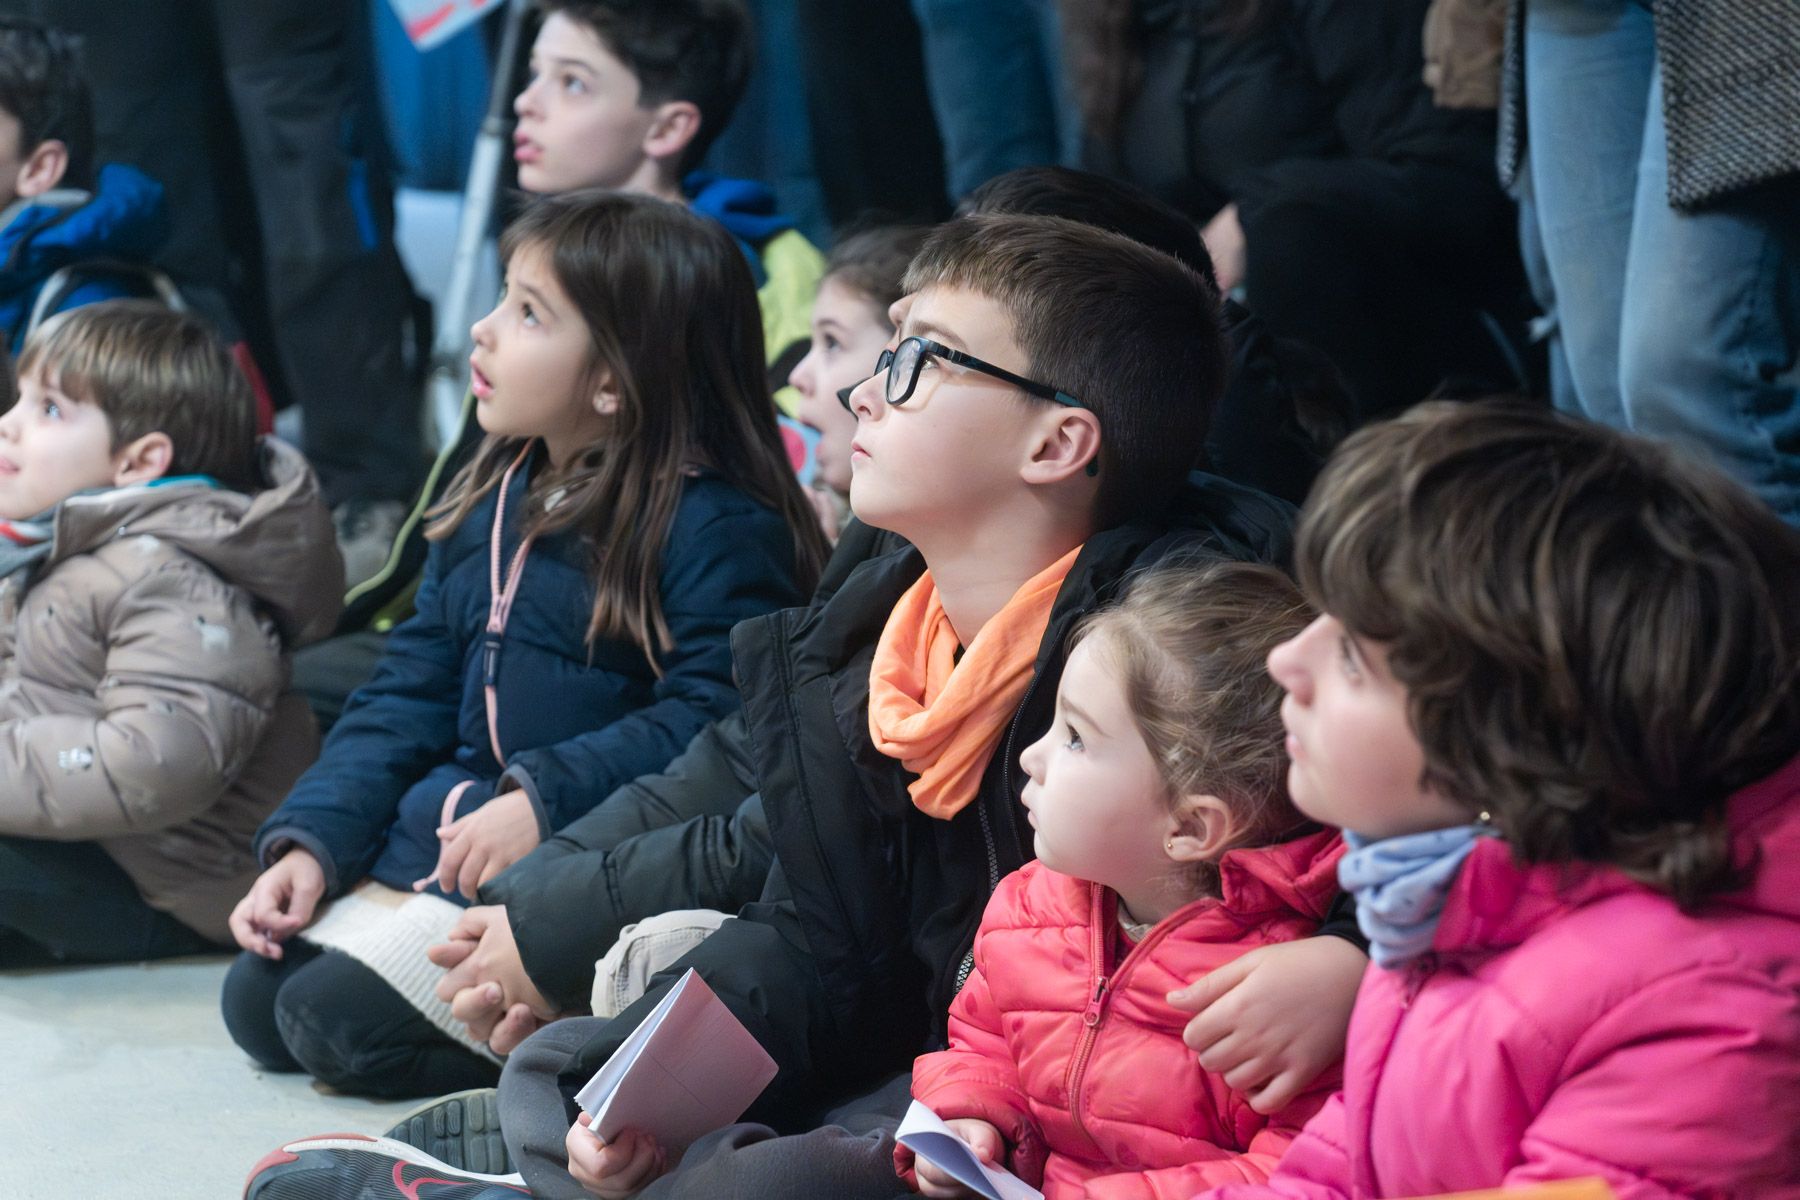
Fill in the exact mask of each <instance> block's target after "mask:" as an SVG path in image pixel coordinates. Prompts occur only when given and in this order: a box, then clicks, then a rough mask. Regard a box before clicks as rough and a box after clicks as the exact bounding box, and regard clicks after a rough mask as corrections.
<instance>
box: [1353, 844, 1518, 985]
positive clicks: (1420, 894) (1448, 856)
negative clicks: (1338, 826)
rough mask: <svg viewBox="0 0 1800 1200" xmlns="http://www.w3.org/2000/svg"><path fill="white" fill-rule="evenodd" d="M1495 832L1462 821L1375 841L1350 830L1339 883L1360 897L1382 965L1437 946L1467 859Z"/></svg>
mask: <svg viewBox="0 0 1800 1200" xmlns="http://www.w3.org/2000/svg"><path fill="white" fill-rule="evenodd" d="M1493 832H1494V831H1493V828H1492V827H1491V826H1488V825H1484V824H1474V825H1457V826H1454V827H1452V828H1450V829H1433V830H1432V831H1430V832H1429V833H1410V834H1406V835H1404V836H1402V837H1392V838H1383V839H1381V840H1380V841H1374V842H1372V841H1369V840H1368V839H1366V838H1363V837H1361V836H1359V835H1357V834H1354V833H1351V832H1350V831H1349V830H1347V829H1346V830H1345V831H1344V842H1345V844H1346V845H1348V846H1349V847H1350V853H1348V854H1346V855H1344V857H1343V858H1341V859H1339V860H1338V883H1339V884H1340V885H1341V886H1342V887H1343V889H1344V890H1345V891H1346V892H1349V893H1350V894H1351V895H1352V896H1354V897H1355V898H1356V924H1357V925H1358V926H1359V927H1360V928H1361V929H1362V931H1363V936H1365V937H1367V938H1368V939H1369V957H1370V958H1372V959H1374V960H1375V965H1376V966H1379V967H1387V968H1389V969H1393V968H1397V967H1403V966H1405V965H1406V964H1407V963H1409V962H1411V961H1412V960H1413V959H1415V958H1417V957H1419V955H1421V954H1423V953H1425V952H1426V951H1427V950H1429V949H1431V939H1432V937H1433V935H1435V934H1436V932H1437V923H1438V917H1439V916H1441V915H1442V914H1443V911H1444V897H1445V896H1446V895H1448V894H1449V891H1450V885H1451V884H1452V883H1454V882H1456V873H1457V872H1458V871H1459V870H1461V869H1462V864H1463V859H1465V858H1467V857H1469V853H1470V852H1471V851H1472V850H1474V849H1475V843H1476V841H1477V840H1479V839H1481V838H1483V837H1491V836H1492V835H1493Z"/></svg>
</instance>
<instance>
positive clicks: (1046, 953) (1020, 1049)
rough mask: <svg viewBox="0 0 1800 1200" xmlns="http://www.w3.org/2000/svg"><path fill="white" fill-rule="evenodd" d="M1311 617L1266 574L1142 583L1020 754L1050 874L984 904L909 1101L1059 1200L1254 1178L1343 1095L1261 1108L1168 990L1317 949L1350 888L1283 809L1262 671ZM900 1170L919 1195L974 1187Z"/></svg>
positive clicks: (1110, 618)
mask: <svg viewBox="0 0 1800 1200" xmlns="http://www.w3.org/2000/svg"><path fill="white" fill-rule="evenodd" d="M1308 616H1309V614H1308V612H1307V609H1306V606H1305V603H1304V601H1302V600H1301V598H1300V594H1299V592H1298V590H1297V589H1296V588H1295V587H1294V585H1293V584H1292V583H1291V582H1290V581H1289V580H1288V579H1287V577H1286V576H1284V575H1282V574H1281V573H1280V572H1279V571H1276V570H1274V569H1273V568H1271V567H1257V566H1248V565H1244V564H1218V565H1214V566H1211V567H1204V568H1203V567H1201V566H1200V565H1198V564H1195V563H1188V564H1186V565H1178V566H1175V567H1165V568H1161V569H1159V570H1158V571H1156V572H1153V573H1151V574H1148V575H1145V576H1144V577H1142V578H1141V579H1140V580H1139V581H1138V582H1137V583H1136V584H1135V585H1134V586H1133V587H1132V589H1131V592H1130V595H1129V596H1128V598H1127V599H1126V600H1125V601H1124V603H1123V604H1122V605H1121V606H1119V607H1117V608H1113V609H1110V610H1106V611H1103V612H1102V613H1100V614H1099V615H1098V616H1096V617H1095V618H1094V619H1093V620H1092V621H1091V622H1090V623H1089V624H1088V626H1087V627H1086V628H1085V629H1083V630H1082V631H1081V634H1080V635H1079V638H1078V641H1077V644H1076V645H1075V648H1074V649H1073V651H1072V652H1071V653H1070V656H1069V661H1068V665H1067V667H1066V668H1065V670H1064V673H1063V677H1062V683H1061V686H1060V687H1059V689H1058V691H1057V699H1056V720H1055V722H1054V724H1052V726H1051V727H1050V730H1049V732H1047V733H1046V734H1045V735H1044V737H1043V738H1042V739H1041V740H1040V741H1038V742H1037V743H1035V744H1034V745H1032V746H1031V747H1029V748H1028V749H1027V750H1026V751H1025V752H1024V754H1023V755H1021V756H1020V762H1021V763H1022V765H1023V766H1024V769H1025V772H1026V774H1027V775H1028V776H1029V777H1030V782H1029V783H1028V784H1027V785H1026V787H1025V794H1024V803H1025V807H1026V808H1027V809H1028V810H1029V812H1030V814H1031V816H1030V819H1031V824H1032V827H1033V828H1034V829H1035V830H1036V834H1035V840H1034V846H1035V849H1036V852H1037V856H1038V860H1037V861H1036V862H1034V863H1031V864H1029V865H1027V866H1026V867H1024V868H1023V869H1022V870H1020V871H1017V872H1015V873H1014V874H1012V875H1010V876H1008V877H1007V878H1006V879H1005V880H1003V881H1002V882H1001V884H1000V887H999V888H998V889H997V890H996V891H995V893H994V896H993V898H992V900H991V901H990V902H989V904H988V907H987V912H986V914H985V915H984V916H983V918H982V923H981V930H980V932H979V933H978V934H977V935H976V939H975V953H974V965H973V969H972V971H971V972H970V974H969V978H968V981H967V983H965V984H964V986H963V988H962V990H961V991H960V992H959V993H958V995H957V998H956V1001H955V1003H954V1004H953V1005H952V1007H951V1010H950V1048H949V1049H948V1050H944V1051H941V1052H938V1053H935V1054H928V1055H925V1056H924V1057H922V1058H920V1059H919V1060H918V1061H917V1062H916V1063H915V1064H914V1067H913V1094H914V1096H915V1097H916V1098H917V1099H919V1100H921V1101H923V1102H925V1103H926V1104H927V1105H929V1106H930V1107H931V1108H933V1109H934V1110H935V1111H936V1112H937V1113H938V1115H939V1116H941V1117H944V1118H945V1119H946V1120H947V1121H948V1122H949V1123H950V1125H951V1127H952V1128H953V1129H956V1130H957V1131H958V1132H960V1133H961V1134H962V1135H963V1137H964V1138H965V1139H967V1140H968V1141H970V1142H971V1143H972V1144H973V1145H974V1146H975V1147H976V1148H977V1150H978V1152H980V1153H982V1154H983V1155H984V1157H986V1158H987V1159H989V1160H990V1161H995V1162H1000V1163H1003V1164H1004V1165H1005V1166H1007V1167H1008V1168H1009V1169H1011V1170H1012V1171H1013V1172H1015V1173H1016V1174H1018V1175H1020V1176H1022V1177H1024V1178H1025V1179H1026V1180H1028V1181H1029V1182H1031V1183H1033V1184H1035V1185H1038V1186H1041V1187H1042V1189H1043V1191H1044V1193H1045V1195H1046V1196H1047V1197H1048V1200H1060V1198H1063V1197H1069V1198H1073V1197H1078V1196H1080V1197H1094V1198H1096V1200H1124V1198H1126V1197H1177V1196H1187V1195H1191V1194H1192V1193H1193V1192H1195V1191H1197V1190H1200V1189H1203V1188H1205V1187H1208V1186H1210V1185H1212V1184H1215V1183H1219V1182H1223V1181H1227V1180H1245V1179H1251V1180H1260V1179H1263V1178H1265V1177H1266V1176H1267V1174H1268V1172H1269V1171H1270V1169H1271V1168H1272V1167H1273V1166H1274V1164H1275V1162H1276V1160H1277V1159H1278V1158H1279V1157H1280V1155H1281V1153H1282V1151H1283V1150H1284V1149H1286V1147H1287V1145H1288V1143H1289V1142H1290V1141H1291V1140H1292V1139H1293V1137H1294V1136H1295V1134H1296V1133H1297V1132H1298V1131H1299V1127H1300V1124H1301V1123H1302V1122H1303V1121H1304V1120H1305V1119H1306V1118H1307V1117H1308V1116H1310V1115H1312V1113H1313V1112H1315V1111H1316V1110H1317V1109H1318V1108H1319V1106H1320V1105H1321V1104H1322V1103H1323V1102H1324V1100H1325V1097H1326V1096H1327V1095H1329V1094H1330V1092H1331V1090H1332V1089H1333V1088H1334V1087H1335V1085H1336V1082H1337V1080H1336V1072H1335V1071H1334V1072H1332V1073H1331V1075H1330V1077H1328V1078H1326V1079H1323V1080H1320V1081H1319V1082H1318V1083H1317V1084H1316V1085H1315V1086H1314V1087H1313V1089H1312V1090H1311V1091H1310V1092H1308V1093H1306V1094H1305V1095H1303V1096H1302V1097H1301V1098H1300V1099H1299V1100H1298V1101H1296V1102H1295V1103H1293V1104H1292V1105H1290V1106H1289V1107H1288V1108H1287V1109H1286V1110H1284V1111H1282V1112H1280V1113H1277V1114H1276V1115H1274V1116H1273V1117H1267V1116H1264V1115H1262V1114H1260V1113H1258V1112H1256V1111H1254V1110H1253V1109H1252V1108H1251V1106H1250V1104H1249V1102H1248V1101H1247V1099H1246V1098H1245V1097H1244V1096H1243V1095H1242V1094H1240V1093H1238V1092H1236V1091H1234V1090H1233V1089H1232V1088H1231V1087H1230V1086H1229V1085H1228V1084H1227V1083H1226V1081H1225V1080H1224V1079H1222V1078H1220V1077H1219V1076H1216V1075H1212V1074H1210V1073H1208V1072H1206V1071H1204V1070H1202V1069H1201V1068H1200V1066H1199V1064H1198V1063H1197V1062H1196V1061H1195V1056H1194V1052H1193V1051H1191V1050H1189V1049H1188V1048H1187V1047H1186V1046H1185V1045H1183V1044H1182V1028H1183V1026H1184V1025H1185V1024H1186V1022H1187V1019H1188V1016H1189V1013H1187V1012H1185V1011H1182V1010H1178V1009H1176V1008H1175V1007H1174V1006H1173V1005H1171V1004H1170V1003H1169V999H1168V994H1169V992H1170V991H1172V990H1175V989H1178V988H1181V987H1183V986H1185V985H1186V984H1188V983H1190V982H1191V981H1193V980H1194V979H1196V978H1199V977H1200V976H1201V975H1203V974H1205V973H1206V972H1207V971H1210V970H1213V969H1214V968H1217V967H1220V966H1223V965H1224V964H1226V963H1228V962H1230V961H1231V960H1233V959H1235V958H1237V957H1238V956H1240V955H1242V954H1244V953H1245V952H1247V951H1249V950H1252V949H1255V948H1256V947H1258V946H1263V945H1267V944H1270V943H1272V942H1281V941H1290V940H1293V939H1297V938H1303V937H1308V936H1310V935H1312V934H1313V933H1315V932H1316V931H1317V930H1318V927H1319V923H1320V919H1321V918H1322V917H1323V916H1324V915H1325V910H1326V909H1327V908H1328V907H1329V906H1330V904H1331V902H1332V900H1333V898H1334V896H1335V895H1336V893H1337V881H1336V865H1337V861H1338V859H1339V857H1340V856H1341V855H1342V853H1343V844H1342V842H1341V841H1340V840H1339V839H1338V837H1337V836H1336V835H1335V834H1334V833H1332V832H1330V831H1320V830H1319V829H1318V827H1317V826H1313V825H1311V824H1309V823H1308V822H1307V821H1306V820H1305V819H1304V818H1303V817H1301V816H1300V815H1299V814H1298V813H1296V812H1295V811H1294V809H1293V807H1292V806H1291V805H1290V804H1289V803H1288V800H1287V796H1286V794H1285V790H1284V788H1283V785H1282V773H1283V769H1284V767H1285V758H1284V756H1283V754H1282V749H1281V726H1280V720H1279V716H1278V714H1277V705H1278V703H1279V698H1280V689H1278V688H1277V687H1276V686H1275V685H1274V683H1273V681H1271V680H1270V679H1269V678H1268V677H1267V675H1266V674H1265V673H1264V672H1263V671H1262V670H1261V661H1262V658H1263V656H1264V655H1265V654H1267V652H1268V650H1269V648H1270V647H1272V646H1273V645H1274V644H1275V643H1276V642H1278V641H1280V640H1282V639H1284V638H1287V637H1290V636H1292V635H1293V634H1294V633H1296V632H1297V631H1298V630H1299V629H1300V628H1301V627H1302V626H1304V625H1305V623H1306V621H1307V618H1308ZM896 1157H897V1165H898V1167H899V1169H900V1171H901V1173H902V1175H903V1176H906V1177H908V1181H909V1182H911V1183H913V1184H914V1186H915V1187H917V1188H918V1190H920V1191H922V1192H924V1193H925V1194H927V1195H931V1196H952V1195H963V1194H965V1193H964V1192H963V1191H962V1189H961V1188H960V1187H959V1186H958V1185H956V1184H955V1183H954V1181H953V1180H950V1179H949V1178H948V1177H947V1176H945V1175H943V1174H942V1173H941V1172H939V1171H938V1170H937V1169H936V1168H934V1167H933V1166H932V1165H931V1164H930V1163H927V1162H924V1161H918V1162H916V1163H915V1161H914V1160H913V1158H912V1155H911V1152H910V1151H908V1150H906V1149H905V1148H904V1147H901V1148H900V1149H899V1150H898V1151H897V1154H896ZM915 1171H916V1177H915V1176H914V1174H913V1172H915Z"/></svg>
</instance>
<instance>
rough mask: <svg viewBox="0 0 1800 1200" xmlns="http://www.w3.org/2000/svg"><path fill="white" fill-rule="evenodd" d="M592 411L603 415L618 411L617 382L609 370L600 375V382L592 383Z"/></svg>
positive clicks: (607, 415) (606, 415)
mask: <svg viewBox="0 0 1800 1200" xmlns="http://www.w3.org/2000/svg"><path fill="white" fill-rule="evenodd" d="M593 404H594V411H595V412H597V413H599V414H600V415H601V416H603V417H610V416H612V415H613V414H614V413H616V412H618V411H619V384H618V381H617V380H616V379H614V378H613V373H612V372H611V371H605V372H603V373H602V374H601V375H600V382H598V383H596V384H595V385H594V395H593Z"/></svg>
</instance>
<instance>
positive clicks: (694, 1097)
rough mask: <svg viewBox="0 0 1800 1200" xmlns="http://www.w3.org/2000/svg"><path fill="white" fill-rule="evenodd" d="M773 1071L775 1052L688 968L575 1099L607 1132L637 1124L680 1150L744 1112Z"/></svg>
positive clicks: (612, 1135)
mask: <svg viewBox="0 0 1800 1200" xmlns="http://www.w3.org/2000/svg"><path fill="white" fill-rule="evenodd" d="M773 1078H775V1060H774V1059H772V1058H770V1057H769V1055H768V1052H767V1051H765V1050H764V1049H763V1048H762V1046H761V1045H760V1044H759V1043H758V1042H757V1040H756V1039H755V1038H754V1037H752V1036H751V1035H750V1031H749V1030H748V1029H745V1028H744V1026H743V1023H742V1022H741V1021H739V1020H738V1019H737V1018H736V1017H734V1016H732V1015H731V1010H730V1009H728V1008H726V1007H725V1005H724V1003H723V1002H722V1001H720V999H719V998H718V997H717V996H715V995H714V994H713V990H712V989H711V988H709V987H707V986H706V981H705V980H704V979H701V978H700V976H699V975H697V974H695V973H694V971H693V970H692V969H691V968H690V969H689V970H688V973H687V974H686V975H683V976H682V977H681V981H680V982H679V983H677V984H676V985H675V986H674V987H673V988H672V989H670V991H669V994H668V995H667V996H664V997H663V1001H662V1003H661V1004H659V1005H657V1006H656V1009H655V1011H653V1012H652V1013H651V1014H650V1015H649V1016H648V1017H645V1018H644V1023H643V1024H642V1025H639V1026H638V1027H637V1028H636V1029H635V1030H633V1031H632V1034H631V1036H630V1037H628V1038H626V1039H625V1042H624V1044H623V1045H621V1046H620V1047H619V1048H618V1049H617V1050H615V1051H613V1056H612V1057H611V1058H609V1059H607V1060H606V1064H605V1065H604V1066H602V1067H601V1068H600V1069H599V1070H598V1071H596V1072H594V1077H593V1078H592V1079H590V1080H588V1081H587V1086H585V1087H583V1088H582V1089H581V1090H580V1091H579V1092H577V1093H575V1099H576V1100H577V1101H579V1102H580V1104H581V1107H582V1110H583V1111H584V1112H586V1113H587V1114H588V1115H589V1116H590V1117H592V1118H593V1120H591V1121H590V1122H589V1123H588V1128H589V1129H591V1130H593V1131H594V1132H595V1133H597V1134H599V1135H600V1137H601V1138H603V1139H604V1140H606V1141H611V1140H612V1139H613V1138H615V1137H617V1136H618V1135H619V1134H620V1133H622V1132H624V1131H625V1130H627V1129H636V1130H640V1131H642V1132H644V1133H648V1134H651V1135H652V1136H654V1137H655V1138H656V1140H657V1141H658V1142H659V1143H661V1144H662V1146H663V1147H664V1148H665V1149H667V1150H670V1151H679V1150H681V1149H683V1148H685V1147H686V1146H687V1145H688V1143H690V1142H692V1141H694V1139H696V1138H699V1137H703V1136H704V1135H706V1134H709V1133H711V1132H712V1131H713V1130H715V1129H722V1128H724V1127H725V1126H727V1125H729V1124H731V1123H732V1122H733V1121H735V1120H737V1119H738V1118H739V1117H741V1116H743V1114H744V1110H745V1109H746V1108H749V1107H750V1102H751V1101H753V1100H755V1099H756V1098H757V1096H759V1095H761V1094H762V1090H763V1089H764V1088H765V1087H767V1086H768V1085H769V1080H771V1079H773Z"/></svg>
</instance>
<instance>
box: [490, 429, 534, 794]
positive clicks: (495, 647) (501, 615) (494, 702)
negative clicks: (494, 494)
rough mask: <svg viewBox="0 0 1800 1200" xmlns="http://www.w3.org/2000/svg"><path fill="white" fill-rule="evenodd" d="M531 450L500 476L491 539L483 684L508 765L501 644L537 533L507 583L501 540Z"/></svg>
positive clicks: (493, 740)
mask: <svg viewBox="0 0 1800 1200" xmlns="http://www.w3.org/2000/svg"><path fill="white" fill-rule="evenodd" d="M530 453H531V444H530V443H527V444H526V446H525V448H524V449H522V450H520V451H519V456H518V457H517V458H515V459H513V461H512V465H511V466H509V467H507V468H506V474H505V475H503V476H501V477H500V499H499V501H498V502H497V503H496V504H495V505H494V532H493V536H492V537H491V538H489V539H488V591H489V592H490V593H491V595H492V598H491V599H490V600H489V601H488V620H487V632H486V635H485V636H484V637H483V638H482V643H481V685H482V691H483V693H484V694H485V697H486V700H487V725H488V744H489V746H490V748H491V749H492V750H493V751H494V761H495V762H498V763H499V764H500V765H501V766H502V767H505V766H506V754H505V752H503V751H502V750H501V749H500V699H499V693H498V691H497V688H498V685H499V681H500V645H501V642H502V641H503V640H504V637H505V634H506V621H507V618H508V617H510V616H511V615H512V606H513V601H514V600H516V599H518V595H519V581H520V580H521V579H522V578H524V576H525V556H526V555H528V554H530V553H531V543H532V542H533V541H535V540H536V535H535V534H534V535H530V536H527V537H525V538H523V539H522V540H521V541H520V542H519V548H518V549H517V550H515V551H513V557H512V563H511V565H510V566H509V568H508V570H507V572H506V576H505V582H504V584H503V583H502V581H501V575H500V542H501V536H502V531H503V530H504V529H505V528H506V493H507V491H508V490H509V489H510V487H511V486H512V480H513V474H514V472H516V471H517V470H518V469H519V467H520V465H521V464H522V463H524V461H525V459H526V457H527V456H528V455H529V454H530Z"/></svg>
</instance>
